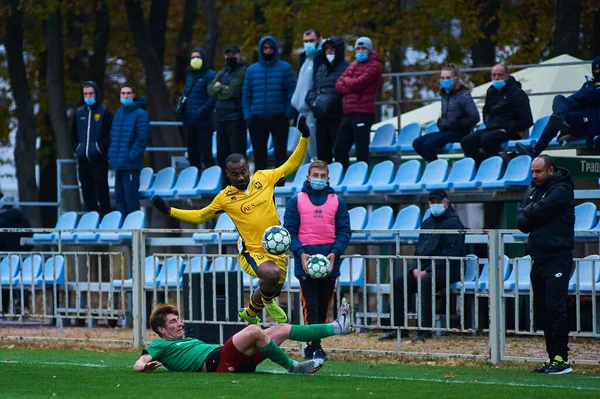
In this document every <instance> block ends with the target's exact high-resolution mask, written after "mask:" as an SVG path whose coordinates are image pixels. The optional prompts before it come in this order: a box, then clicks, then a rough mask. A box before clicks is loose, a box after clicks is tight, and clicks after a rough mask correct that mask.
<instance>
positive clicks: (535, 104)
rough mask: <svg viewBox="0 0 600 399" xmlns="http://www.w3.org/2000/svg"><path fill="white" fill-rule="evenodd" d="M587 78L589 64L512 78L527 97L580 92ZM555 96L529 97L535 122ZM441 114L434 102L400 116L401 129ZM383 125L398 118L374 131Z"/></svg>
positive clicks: (533, 70)
mask: <svg viewBox="0 0 600 399" xmlns="http://www.w3.org/2000/svg"><path fill="white" fill-rule="evenodd" d="M578 61H579V62H580V61H582V60H580V59H579V58H575V57H571V56H570V55H566V54H563V55H559V56H558V57H555V58H551V59H549V60H547V61H544V62H542V63H540V65H544V64H557V63H568V62H578ZM586 75H587V76H589V75H591V66H590V65H589V64H580V65H564V66H548V67H530V68H525V69H522V70H520V71H518V72H515V73H513V74H512V76H514V78H515V79H516V80H517V81H519V82H520V83H521V85H522V86H523V90H525V92H526V93H528V94H529V93H541V92H553V93H556V94H560V93H563V94H565V95H568V94H569V92H573V91H577V90H579V88H581V86H582V85H583V83H584V82H585V77H586ZM489 87H490V83H486V84H483V85H481V86H477V87H475V88H473V90H472V91H471V95H472V96H473V97H480V96H481V97H485V93H486V91H487V89H488V88H489ZM554 95H555V94H551V95H543V96H530V97H529V101H530V104H531V112H532V113H533V120H534V121H536V120H537V119H539V118H541V117H543V116H546V115H550V114H551V113H552V99H553V98H554ZM484 103H485V100H484V99H478V100H475V104H476V105H477V108H478V109H479V113H481V112H482V109H483V105H484ZM440 112H441V102H440V101H435V102H433V103H431V104H428V105H425V106H424V107H421V108H418V109H415V110H413V111H410V112H407V113H405V114H402V115H401V124H402V127H404V126H406V125H408V124H410V123H413V122H417V123H420V124H421V125H424V126H425V125H428V124H430V123H433V122H435V121H437V119H438V118H439V116H440ZM385 124H392V125H394V126H395V127H396V128H397V127H398V118H396V117H394V118H391V119H388V120H385V121H381V122H379V123H377V124H374V125H373V128H372V129H373V130H375V129H377V128H378V127H379V126H381V125H385Z"/></svg>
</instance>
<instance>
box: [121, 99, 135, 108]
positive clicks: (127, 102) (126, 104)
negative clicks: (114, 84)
mask: <svg viewBox="0 0 600 399" xmlns="http://www.w3.org/2000/svg"><path fill="white" fill-rule="evenodd" d="M132 102H133V98H131V97H129V98H123V97H121V104H123V105H124V106H128V105H131V103H132Z"/></svg>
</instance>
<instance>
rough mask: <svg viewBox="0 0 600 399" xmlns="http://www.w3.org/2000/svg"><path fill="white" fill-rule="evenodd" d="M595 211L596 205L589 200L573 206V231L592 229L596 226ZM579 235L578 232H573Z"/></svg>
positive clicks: (576, 235)
mask: <svg viewBox="0 0 600 399" xmlns="http://www.w3.org/2000/svg"><path fill="white" fill-rule="evenodd" d="M596 211H597V210H596V205H595V204H593V203H591V202H584V203H583V204H579V205H577V206H576V207H575V231H587V230H592V229H593V228H594V227H595V226H596V219H597V217H596ZM579 236H580V235H579V234H575V237H579ZM583 236H589V235H583Z"/></svg>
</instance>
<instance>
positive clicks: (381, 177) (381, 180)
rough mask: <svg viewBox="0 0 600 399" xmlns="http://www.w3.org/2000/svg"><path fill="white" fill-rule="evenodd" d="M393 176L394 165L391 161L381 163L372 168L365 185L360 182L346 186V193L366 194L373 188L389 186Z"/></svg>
mask: <svg viewBox="0 0 600 399" xmlns="http://www.w3.org/2000/svg"><path fill="white" fill-rule="evenodd" d="M348 171H350V168H348ZM393 175H394V163H393V162H392V161H382V162H380V163H378V164H377V165H375V166H374V167H373V170H372V171H371V175H370V176H369V180H368V181H367V182H366V183H363V182H360V183H357V184H350V185H348V186H346V192H347V193H354V194H368V193H369V192H370V191H371V189H372V188H373V186H375V185H377V186H379V185H384V184H390V181H391V180H392V177H393Z"/></svg>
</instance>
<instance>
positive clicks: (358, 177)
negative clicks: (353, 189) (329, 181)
mask: <svg viewBox="0 0 600 399" xmlns="http://www.w3.org/2000/svg"><path fill="white" fill-rule="evenodd" d="M368 172H369V165H367V163H366V162H362V161H361V162H357V163H355V164H352V165H350V167H349V168H348V170H346V174H345V175H344V179H343V180H342V182H341V183H340V184H339V185H337V186H334V187H333V189H334V190H335V191H336V192H337V193H338V194H341V193H343V192H344V191H346V187H348V186H355V185H362V184H364V183H365V181H366V180H367V173H368Z"/></svg>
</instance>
